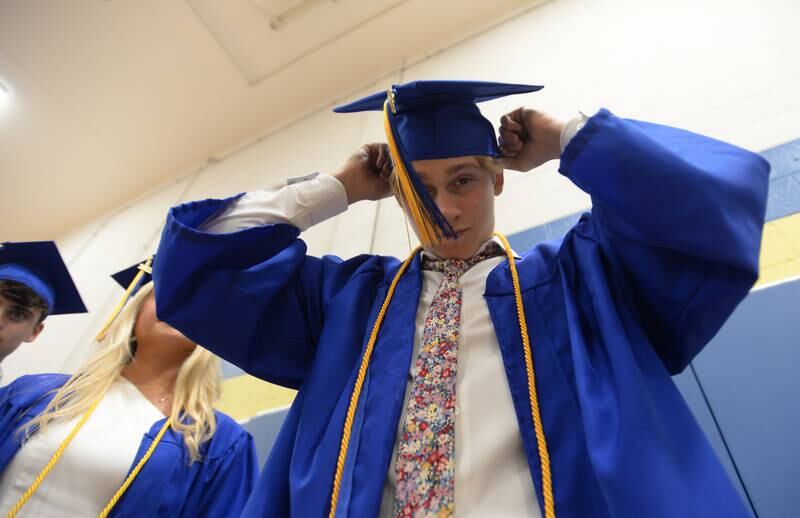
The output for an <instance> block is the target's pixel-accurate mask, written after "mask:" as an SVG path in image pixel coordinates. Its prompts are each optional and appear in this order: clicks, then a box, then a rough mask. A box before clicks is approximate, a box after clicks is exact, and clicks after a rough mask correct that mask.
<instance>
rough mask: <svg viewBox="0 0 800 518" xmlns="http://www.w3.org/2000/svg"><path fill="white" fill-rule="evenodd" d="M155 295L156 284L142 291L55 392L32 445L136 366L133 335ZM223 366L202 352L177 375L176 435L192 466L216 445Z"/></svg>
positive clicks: (29, 429) (35, 422) (34, 423)
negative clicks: (211, 443)
mask: <svg viewBox="0 0 800 518" xmlns="http://www.w3.org/2000/svg"><path fill="white" fill-rule="evenodd" d="M152 292H153V283H152V282H151V283H148V284H145V285H144V286H142V287H141V288H140V289H139V291H138V292H137V293H136V295H135V296H133V297H132V298H131V299H130V300H129V301H128V303H127V304H126V306H125V308H124V309H123V310H122V311H121V312H120V314H119V316H117V318H116V320H114V322H113V323H112V324H111V327H109V329H108V333H107V335H106V337H105V338H104V339H103V341H102V342H101V344H102V345H103V347H102V348H101V349H100V350H99V351H97V352H96V353H95V354H94V355H92V356H91V357H90V358H89V359H88V360H87V361H86V363H85V364H83V366H82V367H80V368H79V369H78V370H77V372H75V374H73V375H72V377H71V378H70V379H69V380H67V382H66V383H65V384H64V385H63V386H62V387H61V388H59V389H58V390H57V391H56V394H55V396H54V397H53V399H52V400H51V401H50V403H49V404H48V405H47V407H46V408H45V409H44V410H43V411H42V413H40V414H39V415H37V416H36V417H34V418H33V419H32V420H31V421H29V422H28V423H27V424H26V425H25V426H24V427H23V433H24V434H25V439H26V440H27V439H28V438H29V437H30V436H31V435H32V434H33V433H35V432H37V431H42V430H44V429H45V428H47V427H48V426H49V425H51V424H53V423H55V422H61V421H68V420H70V419H72V418H75V417H77V416H80V415H83V414H84V413H85V412H86V411H87V410H88V409H89V407H90V406H91V405H92V403H94V402H95V401H97V400H98V399H100V398H102V397H103V395H104V394H105V393H106V391H107V390H108V389H109V387H111V385H112V383H114V381H116V380H117V378H118V377H119V376H120V373H121V372H122V369H123V367H125V366H126V365H127V364H128V363H130V362H131V361H132V360H133V355H134V354H135V350H134V348H133V347H132V344H133V341H132V340H131V338H132V337H133V336H134V334H133V330H134V325H135V324H136V319H137V317H138V315H139V310H140V309H141V307H142V304H143V303H144V301H145V299H146V298H147V297H148V296H149V295H150V294H151V293H152ZM220 385H221V374H220V367H219V360H218V359H217V357H216V356H214V355H213V354H211V353H210V352H209V351H207V350H205V349H203V348H202V347H199V346H198V347H197V348H196V349H195V350H194V351H193V352H192V354H190V355H189V357H188V358H186V360H184V362H183V363H182V364H181V366H180V368H179V369H178V378H177V380H176V382H175V392H174V394H173V400H172V411H171V417H172V429H173V430H175V431H176V432H179V433H181V434H183V441H184V443H185V444H186V448H187V449H188V451H189V462H190V463H191V462H194V461H197V460H200V458H201V454H200V447H201V445H202V444H203V443H204V442H206V441H208V440H209V439H211V437H212V436H213V435H214V432H215V431H216V429H217V420H216V417H215V415H214V408H213V406H212V405H213V404H214V402H215V401H216V400H217V398H218V397H219V394H220Z"/></svg>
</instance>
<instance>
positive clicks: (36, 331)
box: [25, 322, 44, 343]
mask: <svg viewBox="0 0 800 518" xmlns="http://www.w3.org/2000/svg"><path fill="white" fill-rule="evenodd" d="M42 329H44V322H39V323H38V324H36V327H34V328H33V331H32V332H31V334H30V335H29V336H28V338H26V339H25V341H26V342H28V343H31V342H33V341H34V340H36V338H37V337H38V336H39V333H41V332H42Z"/></svg>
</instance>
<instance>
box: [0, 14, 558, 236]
mask: <svg viewBox="0 0 800 518" xmlns="http://www.w3.org/2000/svg"><path fill="white" fill-rule="evenodd" d="M540 3H542V0H492V1H491V2H486V1H485V0H436V1H431V0H369V1H366V0H225V1H224V2H223V1H222V0H186V1H183V0H82V1H78V0H74V1H58V2H53V1H49V0H0V81H2V82H3V83H4V84H5V85H6V86H7V87H8V89H9V91H10V97H9V98H7V99H5V101H0V193H2V213H0V241H6V240H12V241H13V240H36V239H52V238H54V237H57V236H59V235H61V234H63V233H64V232H66V231H68V230H69V229H71V228H73V227H75V226H77V225H79V224H81V223H82V222H85V221H87V220H89V219H90V218H92V217H95V216H97V215H99V214H102V213H103V212H105V211H108V210H110V209H111V208H113V207H114V206H116V205H118V204H120V203H122V202H124V201H126V200H130V199H131V198H133V197H135V196H137V195H139V194H141V193H143V192H146V191H148V190H151V189H153V188H154V187H156V186H159V185H162V184H164V183H166V182H168V181H170V180H171V179H173V178H176V177H179V176H183V175H185V174H187V173H188V172H190V171H192V170H194V169H195V168H197V167H200V166H201V165H202V164H203V163H205V162H206V161H207V160H209V159H210V158H212V157H214V156H218V155H220V154H221V153H224V152H225V151H226V150H230V149H233V148H235V147H237V146H239V145H241V144H242V143H244V142H248V141H251V140H253V139H254V138H256V137H258V136H259V135H264V134H266V133H269V132H270V131H271V130H274V129H276V128H278V127H280V126H282V125H284V124H286V123H288V122H290V121H292V120H295V119H298V118H300V117H302V116H304V115H306V114H308V113H309V112H312V111H316V110H318V109H320V108H322V107H325V106H327V105H330V104H332V103H334V102H335V101H337V100H340V99H342V98H344V97H346V96H347V95H349V94H351V93H352V92H354V91H356V90H358V89H359V88H361V87H363V86H364V85H367V84H369V83H371V82H372V81H374V80H376V79H377V78H380V77H382V76H384V75H386V74H387V73H389V72H391V71H393V70H396V69H397V68H398V67H401V66H402V65H403V64H404V63H405V64H407V63H413V62H415V61H418V60H420V59H422V58H424V57H425V56H426V55H430V53H432V52H435V51H438V50H441V49H443V48H446V47H448V46H450V45H452V44H454V43H456V42H458V41H460V40H463V39H464V38H467V37H469V36H470V35H472V34H475V33H476V32H479V31H481V30H483V29H485V28H487V27H489V26H491V25H494V24H496V23H498V22H500V21H501V20H503V19H506V18H508V17H510V16H513V15H515V14H516V13H519V12H522V11H524V10H526V9H529V8H531V7H533V6H534V5H536V4H540Z"/></svg>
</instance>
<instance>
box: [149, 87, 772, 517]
mask: <svg viewBox="0 0 800 518" xmlns="http://www.w3.org/2000/svg"><path fill="white" fill-rule="evenodd" d="M538 88H540V87H532V86H526V85H503V84H494V83H476V82H448V81H425V82H423V81H420V82H414V83H408V84H403V85H396V86H394V87H392V88H391V89H390V90H389V91H388V92H380V93H377V94H375V95H373V96H370V97H367V98H365V99H362V100H360V101H356V102H355V103H352V104H350V105H347V106H344V107H341V108H339V109H338V110H337V111H344V112H351V111H363V110H381V111H383V117H384V125H385V129H386V135H387V140H388V144H389V153H390V154H391V162H392V165H393V167H394V169H393V173H392V174H391V178H390V180H391V184H392V185H393V190H394V193H395V195H396V196H397V198H398V200H399V201H400V203H401V205H402V206H403V208H404V210H405V211H406V213H407V214H408V216H409V219H410V220H411V222H412V225H413V226H414V229H415V231H416V232H417V235H418V236H419V237H420V240H421V242H422V243H423V246H424V250H423V251H415V252H414V253H413V254H412V256H411V257H410V258H409V259H407V260H406V262H402V263H401V261H400V260H398V259H395V258H392V257H384V256H374V255H361V256H358V257H354V258H351V259H348V260H342V259H339V258H337V257H332V256H325V257H322V258H316V257H311V256H309V255H307V254H306V245H305V244H304V242H303V241H302V240H301V239H300V238H299V237H298V236H299V234H300V233H301V232H302V231H303V230H305V229H306V228H308V227H310V226H311V225H313V224H316V223H318V222H319V221H322V220H323V219H326V218H328V217H331V216H333V215H335V214H338V213H340V212H342V211H344V210H346V208H347V205H348V204H349V203H354V202H357V201H359V200H362V199H380V198H383V197H385V196H388V195H389V194H390V192H391V191H392V188H390V183H389V182H388V181H387V178H388V177H389V176H390V175H389V170H390V169H391V167H392V165H390V160H389V157H387V151H386V148H385V147H384V146H380V145H370V146H365V147H364V148H362V149H361V150H360V151H359V152H358V153H356V154H355V155H353V157H351V158H350V159H349V160H348V162H347V163H346V164H345V165H344V167H343V168H342V169H341V170H340V171H338V172H337V173H336V174H335V175H333V176H327V175H323V174H320V175H316V176H314V175H312V176H310V177H308V178H307V179H306V180H305V181H302V182H299V183H293V184H292V185H289V186H287V187H285V188H283V189H282V190H280V191H278V192H274V193H268V192H253V193H248V194H245V195H241V196H235V197H232V198H228V199H221V200H204V201H199V202H194V203H187V204H185V205H181V206H178V207H175V208H173V209H172V210H171V211H170V213H169V216H168V220H167V223H166V227H165V229H164V233H163V236H162V240H161V244H160V247H159V252H158V258H157V260H156V264H155V274H154V278H155V284H156V293H157V300H158V310H159V318H161V319H162V320H165V321H167V322H169V323H170V324H171V325H173V326H175V327H176V328H178V329H180V330H181V331H183V332H184V333H185V334H186V335H188V336H189V337H191V338H193V339H194V340H197V341H199V342H201V343H203V344H205V345H207V346H208V347H209V348H211V349H212V350H213V351H214V352H216V353H217V354H219V355H220V356H222V357H224V358H226V359H227V360H229V361H231V362H233V363H234V364H236V365H238V366H240V367H242V368H243V369H245V370H246V371H247V372H249V373H251V374H253V375H255V376H258V377H260V378H262V379H265V380H268V381H271V382H273V383H278V384H281V385H285V386H288V387H294V388H297V389H298V390H299V392H298V394H297V397H296V399H295V401H294V403H293V405H292V407H291V410H290V411H289V413H288V415H287V418H286V421H285V423H284V425H283V428H282V430H281V432H280V434H279V436H278V438H277V441H276V443H275V445H274V447H273V450H272V452H271V454H270V457H269V459H268V461H267V463H266V465H265V468H264V471H263V473H262V476H261V479H260V481H259V484H258V486H257V488H256V489H255V490H254V492H253V495H252V496H251V498H250V501H249V503H248V506H247V508H246V509H245V513H244V514H245V515H246V516H259V517H260V516H297V517H304V518H305V517H311V516H326V515H327V516H353V517H362V516H376V515H379V516H434V515H435V516H450V515H452V514H457V515H458V516H546V517H553V516H559V517H587V516H592V517H594V516H597V517H642V516H648V517H674V516H694V517H708V516H726V517H732V516H747V515H748V513H747V511H746V510H745V507H744V505H743V503H742V502H741V500H740V498H739V496H738V495H737V493H736V490H735V489H734V487H733V485H732V483H731V481H730V480H729V479H728V477H727V475H726V473H725V471H724V469H723V468H722V466H721V465H720V463H719V461H718V459H717V458H716V456H715V454H714V452H713V450H712V448H711V447H710V446H709V443H708V441H707V440H706V438H705V437H704V435H703V433H702V432H701V430H700V428H699V427H698V425H697V423H696V422H695V420H694V418H693V416H692V415H691V412H690V411H689V409H688V408H687V406H686V404H685V402H684V401H683V399H682V398H681V396H680V394H679V392H678V390H677V389H676V387H675V385H674V384H673V382H672V380H671V379H670V375H671V374H675V373H678V372H680V371H681V370H683V369H684V368H685V367H686V366H687V364H688V363H689V361H690V360H691V359H692V358H693V357H694V356H695V355H696V354H697V353H698V352H699V351H700V349H701V348H702V347H703V346H704V345H705V344H706V343H707V342H708V341H709V339H710V338H711V337H712V336H713V335H714V334H715V333H716V331H717V330H718V329H719V327H720V326H721V325H722V323H723V322H724V321H725V319H726V318H727V317H728V315H729V314H730V313H731V311H732V310H733V308H734V307H735V306H736V305H737V304H738V302H739V301H740V300H741V299H742V298H743V297H744V296H745V295H746V293H747V292H748V290H749V288H750V287H751V285H752V284H753V282H754V281H755V279H756V276H757V272H758V251H759V243H760V237H761V229H762V225H763V222H764V211H765V199H766V190H767V177H768V165H767V164H766V162H765V161H764V160H763V159H761V158H760V157H758V156H757V155H755V154H753V153H750V152H748V151H745V150H743V149H739V148H737V147H734V146H732V145H729V144H725V143H722V142H719V141H716V140H713V139H710V138H707V137H703V136H700V135H696V134H692V133H689V132H686V131H683V130H679V129H675V128H670V127H666V126H661V125H656V124H650V123H645V122H639V121H634V120H628V119H622V118H619V117H616V116H615V115H613V114H611V113H610V112H608V111H606V110H601V111H600V112H598V113H597V114H596V115H594V116H593V117H591V118H588V119H586V118H583V117H579V118H576V119H574V120H572V121H570V122H569V123H567V124H566V125H564V124H562V123H560V122H558V121H556V120H553V119H552V118H549V117H547V116H545V115H542V114H541V113H539V112H536V111H533V110H523V109H520V110H516V111H514V112H511V113H510V114H508V115H506V116H504V118H503V120H502V124H501V143H500V144H501V145H500V146H499V145H498V142H497V140H496V137H495V133H494V130H493V127H492V125H491V123H489V121H487V120H486V119H485V118H483V117H482V116H481V114H480V111H479V110H478V108H477V106H476V104H475V103H477V102H481V101H486V100H490V99H493V98H496V97H499V96H502V95H509V94H515V93H523V92H530V91H534V90H537V89H538ZM503 155H505V156H506V164H507V165H508V167H512V168H515V169H519V170H523V171H527V170H530V169H531V168H533V167H535V166H537V165H539V164H542V163H544V162H546V161H548V160H551V159H558V158H560V161H561V162H560V169H559V171H560V173H561V174H563V175H565V176H566V177H568V178H569V179H571V180H572V181H573V182H574V183H575V184H576V185H577V186H578V187H580V188H581V189H583V190H584V191H586V192H588V193H589V194H590V195H591V197H592V210H591V212H589V213H586V214H584V215H583V216H582V217H581V219H580V221H579V222H578V223H577V224H576V225H575V227H574V228H573V229H572V230H571V231H570V232H569V233H568V234H567V235H566V236H565V237H564V239H563V240H560V241H555V242H548V243H542V244H539V245H537V246H535V247H534V248H532V249H531V250H528V251H511V250H508V249H507V244H506V243H504V239H503V238H501V237H497V238H493V237H492V231H493V227H494V213H493V203H494V196H495V195H497V194H500V192H501V191H502V189H503V172H502V170H499V171H498V170H497V169H496V167H494V166H493V161H492V160H491V159H492V158H495V159H496V158H498V157H502V156H503ZM487 157H488V158H487ZM398 232H402V230H398ZM503 249H505V250H503Z"/></svg>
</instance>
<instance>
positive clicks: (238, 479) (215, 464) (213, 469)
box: [182, 429, 258, 518]
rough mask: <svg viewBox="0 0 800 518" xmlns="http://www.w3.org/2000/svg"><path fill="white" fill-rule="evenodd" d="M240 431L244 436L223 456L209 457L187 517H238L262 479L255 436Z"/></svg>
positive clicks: (190, 498) (190, 500) (189, 500)
mask: <svg viewBox="0 0 800 518" xmlns="http://www.w3.org/2000/svg"><path fill="white" fill-rule="evenodd" d="M239 430H240V432H241V433H240V435H239V437H238V438H237V439H236V441H234V443H233V445H232V446H231V447H230V449H229V450H228V451H227V452H226V453H225V454H224V455H223V456H221V457H219V458H215V459H209V460H208V465H207V467H206V468H205V469H204V470H203V471H202V472H201V474H200V477H201V478H202V480H200V481H199V482H195V483H194V484H193V492H194V495H189V497H188V498H187V502H191V503H192V505H191V509H185V510H184V511H185V512H184V513H182V514H184V515H185V516H191V517H198V518H200V517H208V518H217V517H219V516H231V517H238V516H240V515H241V514H242V509H244V505H245V503H247V499H248V497H249V496H250V493H251V492H252V491H253V487H255V483H256V480H257V479H258V457H257V456H256V448H255V444H254V443H253V437H252V436H251V435H250V434H249V433H247V432H245V431H244V430H241V429H239Z"/></svg>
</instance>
